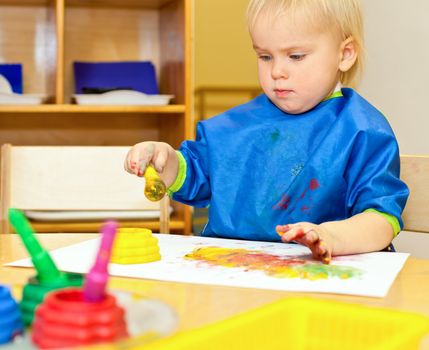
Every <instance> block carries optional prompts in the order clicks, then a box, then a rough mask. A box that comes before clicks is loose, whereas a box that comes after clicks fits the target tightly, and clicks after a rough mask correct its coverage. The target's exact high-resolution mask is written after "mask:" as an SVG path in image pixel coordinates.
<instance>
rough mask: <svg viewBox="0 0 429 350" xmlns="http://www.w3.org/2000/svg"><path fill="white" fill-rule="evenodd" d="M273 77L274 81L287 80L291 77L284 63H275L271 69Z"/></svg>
mask: <svg viewBox="0 0 429 350" xmlns="http://www.w3.org/2000/svg"><path fill="white" fill-rule="evenodd" d="M271 77H272V78H273V79H281V78H283V79H287V78H288V77H289V73H288V70H287V67H286V65H285V64H284V63H283V62H279V61H277V62H274V63H273V66H272V69H271Z"/></svg>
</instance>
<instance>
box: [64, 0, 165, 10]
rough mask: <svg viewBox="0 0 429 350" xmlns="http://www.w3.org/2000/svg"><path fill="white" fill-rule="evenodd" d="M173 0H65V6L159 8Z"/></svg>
mask: <svg viewBox="0 0 429 350" xmlns="http://www.w3.org/2000/svg"><path fill="white" fill-rule="evenodd" d="M172 1H173V0H65V3H66V6H74V7H91V8H97V7H110V8H137V9H159V8H161V7H162V6H163V5H165V4H167V3H169V2H172Z"/></svg>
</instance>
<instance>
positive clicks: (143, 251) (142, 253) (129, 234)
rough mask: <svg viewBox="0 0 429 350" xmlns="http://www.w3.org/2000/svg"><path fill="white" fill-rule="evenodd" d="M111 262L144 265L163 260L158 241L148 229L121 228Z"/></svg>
mask: <svg viewBox="0 0 429 350" xmlns="http://www.w3.org/2000/svg"><path fill="white" fill-rule="evenodd" d="M110 260H111V262H112V263H115V264H144V263H148V262H152V261H157V260H161V254H160V253H159V244H158V239H157V238H156V237H154V236H153V235H152V231H151V230H149V229H146V228H120V229H119V230H118V232H117V234H116V239H115V243H114V245H113V251H112V257H111V259H110Z"/></svg>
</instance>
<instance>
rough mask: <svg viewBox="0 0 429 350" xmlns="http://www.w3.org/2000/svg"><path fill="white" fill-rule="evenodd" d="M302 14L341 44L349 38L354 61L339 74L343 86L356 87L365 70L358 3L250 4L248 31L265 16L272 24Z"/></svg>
mask: <svg viewBox="0 0 429 350" xmlns="http://www.w3.org/2000/svg"><path fill="white" fill-rule="evenodd" d="M298 11H299V13H303V14H304V15H305V16H306V18H307V19H308V20H309V21H310V23H312V24H313V25H315V26H318V28H319V29H323V30H330V31H332V32H333V33H334V34H336V35H339V37H340V39H341V40H345V39H347V38H350V37H352V38H353V40H354V45H355V49H356V52H357V59H356V62H355V64H354V65H353V66H352V67H351V68H350V69H349V70H348V71H347V72H344V73H342V74H341V83H342V84H343V85H344V86H350V87H355V86H357V84H358V82H359V80H360V77H361V74H362V71H363V67H364V43H363V19H362V9H361V4H360V1H359V0H250V3H249V5H248V7H247V27H248V29H249V32H250V33H252V31H253V29H254V27H255V25H256V22H257V20H258V19H259V18H260V16H261V15H264V16H265V17H266V18H268V20H270V21H274V20H276V19H277V18H279V17H281V16H282V15H285V14H287V15H288V16H289V15H292V16H294V15H295V14H296V13H298Z"/></svg>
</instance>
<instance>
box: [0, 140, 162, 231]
mask: <svg viewBox="0 0 429 350" xmlns="http://www.w3.org/2000/svg"><path fill="white" fill-rule="evenodd" d="M128 149H129V147H111V146H100V147H99V146H82V147H81V146H12V145H10V144H5V145H3V146H2V148H1V173H0V196H1V197H0V204H1V210H0V220H1V232H2V233H9V232H10V228H9V224H8V218H7V213H8V209H9V208H11V207H13V208H18V209H22V210H24V211H27V213H30V212H31V213H33V215H34V213H36V214H41V216H42V217H43V216H54V218H51V219H47V220H40V221H39V220H33V221H32V224H33V227H34V229H35V231H36V232H97V231H98V229H99V227H100V225H101V223H102V221H103V220H101V219H100V218H98V219H95V220H91V217H93V218H97V217H99V216H100V215H106V211H109V213H107V215H108V216H109V218H112V219H116V220H119V221H121V220H122V221H121V226H128V227H146V228H150V229H152V230H155V232H162V233H168V232H169V225H170V215H169V199H168V197H167V196H165V198H164V199H163V200H161V201H160V202H157V203H153V202H150V201H148V200H147V199H146V198H145V196H144V193H143V191H144V179H141V178H137V177H136V176H131V175H130V174H128V173H126V172H125V170H124V168H123V163H124V159H125V155H126V153H127V151H128ZM65 213H67V214H68V215H67V216H70V213H71V214H72V216H74V219H73V221H66V219H61V215H64V214H65ZM80 213H83V214H86V215H85V216H88V214H90V215H89V216H90V218H89V219H88V218H83V217H82V220H80V219H79V215H80ZM147 213H155V214H157V215H155V218H152V219H143V218H144V217H145V214H147ZM56 214H60V218H55V215H56ZM28 215H29V214H28ZM130 216H131V219H130V218H129V217H130ZM127 218H128V219H127ZM30 219H31V217H30ZM88 220H89V221H88ZM158 230H159V231H158Z"/></svg>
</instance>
